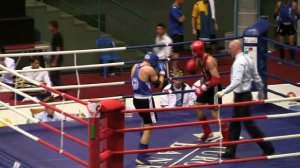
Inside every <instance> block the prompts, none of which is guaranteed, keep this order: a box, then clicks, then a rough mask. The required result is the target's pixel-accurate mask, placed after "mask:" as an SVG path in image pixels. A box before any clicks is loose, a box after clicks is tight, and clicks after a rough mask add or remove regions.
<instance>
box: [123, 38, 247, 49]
mask: <svg viewBox="0 0 300 168" xmlns="http://www.w3.org/2000/svg"><path fill="white" fill-rule="evenodd" d="M241 38H243V36H235V37H225V38H215V39H209V40H203V41H204V42H207V43H211V42H218V41H226V40H235V39H241ZM193 42H194V41H187V42H179V43H170V44H151V45H139V46H128V47H126V50H136V49H143V48H154V47H167V46H176V45H186V44H191V43H193Z"/></svg>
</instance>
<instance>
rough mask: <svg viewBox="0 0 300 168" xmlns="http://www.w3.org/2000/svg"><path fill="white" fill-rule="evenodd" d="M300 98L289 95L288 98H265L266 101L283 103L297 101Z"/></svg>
mask: <svg viewBox="0 0 300 168" xmlns="http://www.w3.org/2000/svg"><path fill="white" fill-rule="evenodd" d="M295 100H300V97H288V98H279V99H269V100H264V102H265V103H281V102H287V101H295Z"/></svg>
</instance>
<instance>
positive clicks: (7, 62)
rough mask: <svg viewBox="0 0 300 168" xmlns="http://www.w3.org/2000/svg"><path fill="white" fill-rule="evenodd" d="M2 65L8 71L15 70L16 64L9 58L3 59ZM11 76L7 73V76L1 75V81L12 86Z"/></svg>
mask: <svg viewBox="0 0 300 168" xmlns="http://www.w3.org/2000/svg"><path fill="white" fill-rule="evenodd" d="M4 64H5V66H6V68H8V69H10V70H15V69H16V64H15V60H14V59H12V58H9V57H5V59H4ZM13 76H14V75H12V74H11V73H7V74H2V76H1V81H2V82H4V83H7V84H13V83H14V81H13Z"/></svg>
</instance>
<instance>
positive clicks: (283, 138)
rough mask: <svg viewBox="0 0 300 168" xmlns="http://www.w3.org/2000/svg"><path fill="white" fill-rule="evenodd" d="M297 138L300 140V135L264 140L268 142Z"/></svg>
mask: <svg viewBox="0 0 300 168" xmlns="http://www.w3.org/2000/svg"><path fill="white" fill-rule="evenodd" d="M296 138H300V134H294V135H282V136H274V137H266V138H263V139H264V141H266V142H267V141H280V140H287V139H296Z"/></svg>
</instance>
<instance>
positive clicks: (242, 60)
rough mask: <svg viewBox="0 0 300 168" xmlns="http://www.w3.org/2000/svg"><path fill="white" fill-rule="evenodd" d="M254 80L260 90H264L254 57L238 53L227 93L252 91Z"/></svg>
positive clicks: (225, 90) (225, 91)
mask: <svg viewBox="0 0 300 168" xmlns="http://www.w3.org/2000/svg"><path fill="white" fill-rule="evenodd" d="M252 81H254V82H255V85H256V88H257V90H258V91H260V92H261V91H262V90H263V86H264V85H263V83H262V80H261V78H260V76H259V74H258V71H257V67H256V65H255V63H254V60H253V58H251V57H250V56H248V55H245V54H244V53H243V52H240V53H239V54H237V55H236V57H235V60H234V63H233V65H232V68H231V82H230V85H229V86H228V87H226V89H224V90H223V92H224V93H225V94H227V93H229V92H231V91H233V92H234V93H243V92H249V91H251V84H252Z"/></svg>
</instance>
